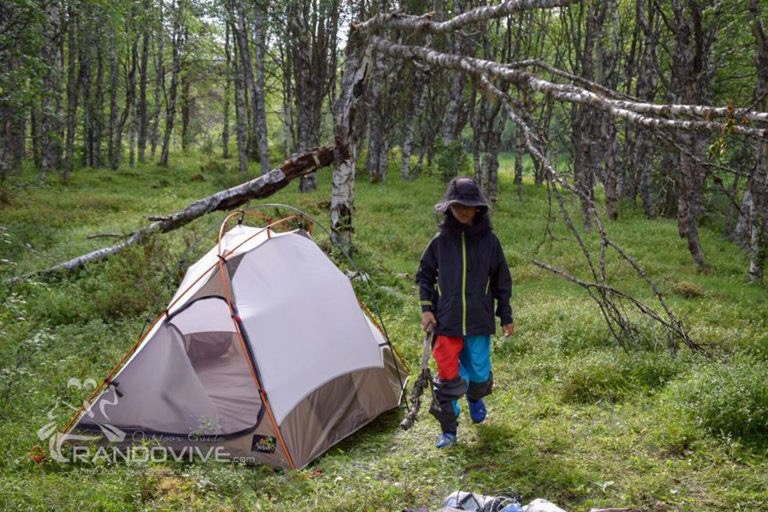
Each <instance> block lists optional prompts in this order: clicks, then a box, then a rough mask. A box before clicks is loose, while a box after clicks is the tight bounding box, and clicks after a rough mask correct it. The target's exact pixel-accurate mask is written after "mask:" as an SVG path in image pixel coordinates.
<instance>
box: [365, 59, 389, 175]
mask: <svg viewBox="0 0 768 512" xmlns="http://www.w3.org/2000/svg"><path fill="white" fill-rule="evenodd" d="M373 58H374V63H373V76H372V77H371V83H370V87H369V91H370V99H369V101H368V103H369V105H370V114H369V117H368V118H369V122H368V154H367V156H366V159H365V168H366V169H367V171H368V181H370V182H371V183H381V182H383V181H384V180H385V179H386V177H387V163H388V162H387V144H386V133H385V129H384V127H385V124H386V114H385V107H384V102H385V98H384V73H385V72H386V68H387V63H386V61H385V57H384V55H382V54H381V52H374V53H373Z"/></svg>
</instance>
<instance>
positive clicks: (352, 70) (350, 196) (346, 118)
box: [331, 32, 370, 251]
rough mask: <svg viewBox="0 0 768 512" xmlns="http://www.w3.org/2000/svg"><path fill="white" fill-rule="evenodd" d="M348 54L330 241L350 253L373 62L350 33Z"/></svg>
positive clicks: (338, 114) (339, 105)
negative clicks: (357, 170) (359, 149)
mask: <svg viewBox="0 0 768 512" xmlns="http://www.w3.org/2000/svg"><path fill="white" fill-rule="evenodd" d="M345 53H346V59H345V63H344V74H343V76H342V78H341V91H340V94H339V99H338V100H337V101H336V104H335V105H334V124H335V126H334V138H335V142H336V151H335V160H336V168H335V169H334V170H333V191H332V195H331V239H332V241H333V242H334V243H335V244H337V245H338V246H340V247H342V248H343V250H345V251H349V249H351V247H352V232H353V228H352V211H353V209H354V204H355V164H356V162H357V146H358V142H359V137H360V133H361V132H362V130H363V127H364V126H365V124H366V119H365V118H366V112H367V109H366V108H365V105H363V101H364V98H365V88H366V82H365V81H366V79H367V78H368V76H369V73H370V71H369V69H368V68H369V66H370V62H368V61H367V59H365V58H363V41H362V38H361V36H360V34H358V33H356V32H351V33H350V35H349V39H348V41H347V47H346V50H345Z"/></svg>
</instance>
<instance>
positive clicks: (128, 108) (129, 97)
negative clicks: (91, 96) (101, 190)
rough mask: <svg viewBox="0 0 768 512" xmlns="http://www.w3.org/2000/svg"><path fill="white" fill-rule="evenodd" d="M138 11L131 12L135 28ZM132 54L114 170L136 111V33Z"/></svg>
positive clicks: (137, 54) (119, 121) (137, 37)
mask: <svg viewBox="0 0 768 512" xmlns="http://www.w3.org/2000/svg"><path fill="white" fill-rule="evenodd" d="M135 20H136V12H135V11H132V12H131V23H130V25H131V27H132V28H134V29H135ZM131 38H132V43H131V55H130V68H129V70H128V76H127V77H126V80H125V105H124V107H123V112H122V113H121V114H120V119H119V120H118V122H117V126H116V128H115V150H114V152H113V153H112V170H114V171H116V170H117V169H118V168H119V167H120V161H121V159H122V153H123V130H125V124H126V123H127V122H128V119H129V118H130V117H131V116H132V115H133V113H134V105H133V102H134V100H135V98H136V67H137V65H138V60H139V36H138V34H134V35H132V36H131Z"/></svg>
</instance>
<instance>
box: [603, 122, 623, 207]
mask: <svg viewBox="0 0 768 512" xmlns="http://www.w3.org/2000/svg"><path fill="white" fill-rule="evenodd" d="M601 132H602V141H603V147H604V148H605V169H604V172H603V182H604V186H605V209H606V213H607V214H608V218H609V219H611V220H618V218H619V182H618V180H619V170H618V167H617V165H616V155H617V153H618V148H617V143H616V124H615V122H614V120H613V118H612V117H609V116H608V115H606V114H603V115H602V123H601Z"/></svg>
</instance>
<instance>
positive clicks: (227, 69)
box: [221, 21, 232, 160]
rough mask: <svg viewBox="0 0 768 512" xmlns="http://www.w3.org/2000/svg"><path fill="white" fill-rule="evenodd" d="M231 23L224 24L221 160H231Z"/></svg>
mask: <svg viewBox="0 0 768 512" xmlns="http://www.w3.org/2000/svg"><path fill="white" fill-rule="evenodd" d="M229 39H230V37H229V22H228V21H227V22H226V23H224V123H223V125H224V126H223V128H222V130H221V158H223V159H224V160H227V159H228V158H229V104H230V96H231V95H232V50H230V46H229Z"/></svg>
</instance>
